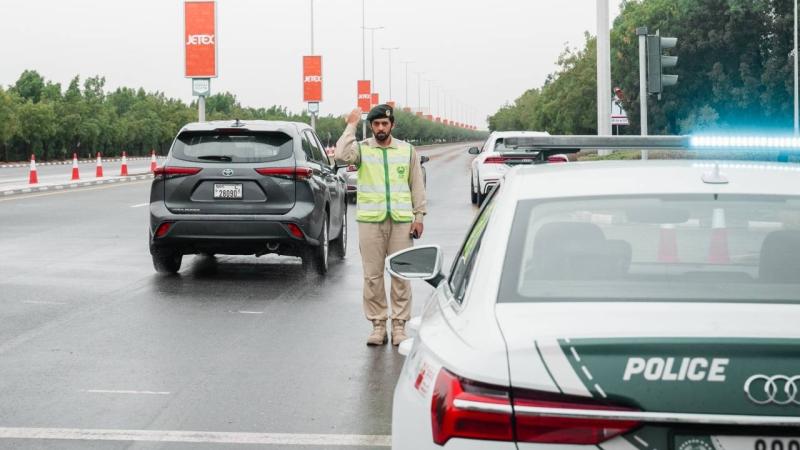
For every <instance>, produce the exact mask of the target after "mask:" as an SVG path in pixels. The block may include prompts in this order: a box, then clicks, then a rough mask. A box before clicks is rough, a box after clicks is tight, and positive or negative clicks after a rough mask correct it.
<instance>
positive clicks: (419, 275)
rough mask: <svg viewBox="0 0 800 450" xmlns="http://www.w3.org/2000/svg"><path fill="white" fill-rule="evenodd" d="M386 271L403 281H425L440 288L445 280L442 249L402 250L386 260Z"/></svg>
mask: <svg viewBox="0 0 800 450" xmlns="http://www.w3.org/2000/svg"><path fill="white" fill-rule="evenodd" d="M386 271H387V272H389V274H390V275H392V276H395V277H398V278H401V279H403V280H425V281H427V282H428V284H430V285H431V286H433V287H438V286H439V284H440V283H441V282H442V280H444V279H445V276H444V274H443V273H442V249H441V248H440V247H439V246H438V245H421V246H419V247H411V248H407V249H405V250H401V251H399V252H397V253H395V254H393V255H389V257H388V258H386Z"/></svg>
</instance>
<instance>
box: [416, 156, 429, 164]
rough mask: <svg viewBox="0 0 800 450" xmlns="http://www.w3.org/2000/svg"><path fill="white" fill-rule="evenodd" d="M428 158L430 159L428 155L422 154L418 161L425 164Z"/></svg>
mask: <svg viewBox="0 0 800 450" xmlns="http://www.w3.org/2000/svg"><path fill="white" fill-rule="evenodd" d="M430 160H431V158H430V156H425V155H422V156H420V157H419V162H420V163H421V164H425V163H426V162H428V161H430Z"/></svg>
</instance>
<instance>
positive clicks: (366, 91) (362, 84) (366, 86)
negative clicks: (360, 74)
mask: <svg viewBox="0 0 800 450" xmlns="http://www.w3.org/2000/svg"><path fill="white" fill-rule="evenodd" d="M371 90H372V89H371V87H370V83H369V80H358V107H359V108H361V111H363V112H367V111H369V109H370V108H371V104H372V95H370V91H371Z"/></svg>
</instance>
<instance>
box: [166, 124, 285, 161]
mask: <svg viewBox="0 0 800 450" xmlns="http://www.w3.org/2000/svg"><path fill="white" fill-rule="evenodd" d="M292 142H293V141H292V138H291V137H290V136H288V135H286V134H285V133H279V132H249V131H236V132H218V131H203V132H184V133H181V134H180V135H179V136H178V138H177V139H176V140H175V143H174V144H173V147H172V154H173V155H174V156H175V158H177V159H181V160H184V161H194V162H201V161H202V162H211V163H213V162H226V163H228V162H233V163H261V162H269V161H278V160H281V159H286V158H288V157H290V156H291V155H292V154H293V152H292Z"/></svg>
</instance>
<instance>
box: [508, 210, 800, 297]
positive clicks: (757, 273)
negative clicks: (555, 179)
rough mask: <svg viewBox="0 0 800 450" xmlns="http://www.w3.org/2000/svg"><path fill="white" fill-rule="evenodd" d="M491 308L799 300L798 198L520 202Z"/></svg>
mask: <svg viewBox="0 0 800 450" xmlns="http://www.w3.org/2000/svg"><path fill="white" fill-rule="evenodd" d="M510 242H512V243H514V245H509V247H508V253H507V255H506V261H505V264H504V267H503V276H502V281H501V288H500V289H501V290H500V297H499V298H498V301H499V302H537V301H625V300H627V301H648V300H660V301H722V302H725V301H745V302H750V301H773V302H800V198H798V197H773V196H769V197H764V196H758V197H754V196H730V195H727V196H726V195H718V196H716V197H715V196H714V195H685V196H664V197H650V196H647V197H645V196H642V197H633V198H631V197H627V198H624V199H622V198H611V197H602V198H583V199H573V200H557V201H535V200H528V201H522V202H520V203H519V205H518V208H517V212H516V215H515V218H514V223H513V225H512V232H511V236H510Z"/></svg>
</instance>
